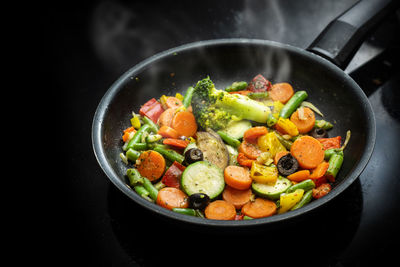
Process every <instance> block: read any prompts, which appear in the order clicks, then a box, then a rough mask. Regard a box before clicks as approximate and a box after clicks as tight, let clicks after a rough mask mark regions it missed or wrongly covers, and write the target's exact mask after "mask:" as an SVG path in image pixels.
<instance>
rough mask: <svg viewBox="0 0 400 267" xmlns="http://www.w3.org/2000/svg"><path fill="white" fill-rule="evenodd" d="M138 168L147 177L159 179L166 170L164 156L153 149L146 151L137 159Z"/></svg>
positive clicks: (152, 179) (151, 179)
mask: <svg viewBox="0 0 400 267" xmlns="http://www.w3.org/2000/svg"><path fill="white" fill-rule="evenodd" d="M136 162H137V164H136V168H137V170H138V171H139V173H140V175H142V176H144V177H146V178H147V179H149V180H150V181H154V180H157V179H158V178H160V177H161V176H162V174H163V173H164V171H165V159H164V157H163V156H162V155H161V154H160V153H158V152H156V151H153V150H147V151H144V152H143V153H142V154H140V156H139V158H138V159H137V161H136Z"/></svg>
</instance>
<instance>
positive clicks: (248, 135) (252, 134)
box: [243, 126, 268, 144]
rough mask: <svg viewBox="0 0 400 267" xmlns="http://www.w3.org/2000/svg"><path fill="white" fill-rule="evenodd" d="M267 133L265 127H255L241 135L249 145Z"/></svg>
mask: <svg viewBox="0 0 400 267" xmlns="http://www.w3.org/2000/svg"><path fill="white" fill-rule="evenodd" d="M267 133H268V129H267V127H265V126H256V127H252V128H250V129H248V130H247V131H245V132H244V134H243V140H246V141H247V142H249V143H253V144H254V143H256V141H257V138H258V137H260V136H262V135H265V134H267Z"/></svg>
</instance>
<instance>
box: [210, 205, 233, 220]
mask: <svg viewBox="0 0 400 267" xmlns="http://www.w3.org/2000/svg"><path fill="white" fill-rule="evenodd" d="M204 214H205V216H206V218H207V219H213V220H234V219H235V217H236V209H235V206H234V205H233V204H231V203H229V202H227V201H225V200H216V201H214V202H211V203H210V204H209V205H208V206H207V207H206V209H205V210H204Z"/></svg>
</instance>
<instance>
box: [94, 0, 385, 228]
mask: <svg viewBox="0 0 400 267" xmlns="http://www.w3.org/2000/svg"><path fill="white" fill-rule="evenodd" d="M391 9H392V2H391V1H361V2H359V3H357V4H356V5H355V6H353V7H352V8H350V9H349V10H348V11H346V12H345V13H344V14H342V15H341V16H339V17H338V18H336V19H335V20H334V21H333V22H332V23H331V24H329V25H328V27H327V28H326V29H325V30H324V32H322V33H321V34H320V35H319V36H318V38H317V39H316V40H315V41H314V42H313V43H312V44H311V45H310V47H309V48H308V51H307V50H303V49H300V48H296V47H293V46H290V45H286V44H281V43H277V42H272V41H267V40H254V39H218V40H208V41H200V42H195V43H190V44H186V45H182V46H179V47H177V48H173V49H170V50H167V51H164V52H161V53H159V54H156V55H154V56H152V57H150V58H148V59H146V60H144V61H143V62H141V63H139V64H137V65H136V66H134V67H133V68H131V69H130V70H128V71H127V72H126V73H125V74H123V75H122V76H121V77H120V78H119V79H118V80H117V81H116V82H115V83H114V84H113V85H112V86H111V87H110V88H109V90H108V91H107V92H106V94H105V95H104V97H103V98H102V99H101V102H100V103H99V105H98V108H97V110H96V112H95V115H94V119H93V125H92V144H93V149H94V152H95V155H96V158H97V160H98V162H99V165H100V166H101V168H102V169H103V171H104V172H105V174H106V175H107V176H108V178H109V179H110V180H111V182H112V183H113V184H114V185H115V186H116V187H117V188H118V189H119V190H120V191H122V192H123V193H124V194H125V195H127V196H128V197H129V198H130V199H132V200H133V201H135V202H136V203H137V204H139V205H140V206H142V207H144V208H146V209H148V210H151V211H152V212H154V213H155V214H157V215H160V217H161V218H163V219H166V220H168V221H171V220H172V222H174V223H178V222H179V223H183V224H185V225H189V226H195V227H200V228H202V227H203V228H207V229H210V228H216V229H224V230H227V229H228V230H229V229H232V228H234V229H235V230H236V229H243V228H244V229H254V228H259V226H265V225H266V224H268V225H274V224H275V223H279V222H282V221H288V220H291V219H295V218H299V217H301V216H302V215H304V214H309V213H310V212H311V211H313V210H315V209H317V208H319V207H321V206H323V205H324V204H325V203H327V202H329V201H331V200H332V199H333V198H335V197H336V196H338V195H339V194H340V193H342V192H343V191H344V190H345V189H346V188H347V187H348V186H349V185H350V184H351V183H353V181H354V180H355V179H357V177H359V175H360V174H361V172H362V171H363V169H364V168H365V166H366V165H367V163H368V160H369V158H370V156H371V154H372V151H373V148H374V144H375V118H374V114H373V111H372V108H371V105H370V103H369V101H368V98H367V97H366V95H365V94H364V92H363V91H362V90H361V88H360V87H359V86H358V85H357V84H356V83H355V82H354V81H353V80H352V79H351V78H350V76H348V75H347V74H346V73H345V72H343V71H342V69H341V68H345V66H346V65H347V63H348V62H349V60H350V58H351V57H352V56H353V55H354V53H355V51H356V50H357V48H358V47H359V45H360V43H361V41H362V40H363V38H364V37H365V34H366V33H367V32H368V30H370V29H371V28H372V27H373V26H374V25H376V24H377V23H378V22H379V21H380V20H381V19H382V18H383V17H384V16H385V15H386V14H387V13H388V12H389V11H390V10H391ZM259 73H261V74H263V75H264V77H266V78H267V79H270V80H271V82H273V83H275V82H288V83H290V84H292V86H293V87H294V89H295V90H296V91H297V90H306V91H307V93H308V94H309V98H308V101H310V102H312V103H313V104H314V105H316V106H317V107H319V109H320V110H321V111H322V113H324V114H325V117H324V119H326V120H328V121H331V122H334V128H333V129H332V130H331V131H330V136H337V135H341V136H342V137H344V136H345V134H346V131H347V130H351V133H352V136H351V140H350V143H349V144H348V146H347V147H346V150H345V160H344V163H343V166H342V168H341V170H340V172H339V174H338V176H337V179H336V182H335V184H334V186H333V190H332V191H331V192H330V193H329V194H328V195H327V196H325V197H323V198H321V199H318V200H315V201H313V202H311V203H309V204H308V205H306V206H305V207H303V208H301V209H298V210H295V211H290V212H287V213H284V214H279V215H274V216H271V217H267V218H261V219H256V220H244V221H219V220H206V219H202V218H198V217H192V216H186V215H182V214H178V213H175V212H172V211H169V210H167V209H164V208H162V207H160V206H157V205H156V204H154V203H150V202H148V201H147V200H145V199H143V198H141V197H140V196H139V195H137V194H136V192H134V191H133V190H132V189H131V188H130V187H129V186H128V185H127V181H126V178H125V172H126V169H127V168H128V166H126V165H125V164H124V163H122V161H121V159H120V157H119V154H120V153H121V152H122V149H121V146H122V143H121V142H122V141H121V132H122V130H123V129H125V128H127V127H129V126H130V125H129V121H130V118H131V113H132V111H136V112H137V111H138V110H139V108H140V105H141V104H143V103H145V102H146V101H147V100H149V99H150V98H152V97H155V98H159V97H160V96H161V95H162V94H169V93H173V92H181V93H184V92H185V90H186V88H188V87H189V86H193V85H194V84H195V83H196V82H197V81H198V80H200V79H202V78H204V77H206V76H207V75H209V76H210V78H211V79H212V80H213V82H214V83H215V85H216V87H217V88H224V87H225V86H227V85H230V84H231V83H232V82H233V81H238V80H246V81H249V80H251V78H252V77H254V76H255V75H257V74H259Z"/></svg>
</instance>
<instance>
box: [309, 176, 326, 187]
mask: <svg viewBox="0 0 400 267" xmlns="http://www.w3.org/2000/svg"><path fill="white" fill-rule="evenodd" d="M311 180H312V181H313V182H314V184H315V187H319V186H320V185H322V184H325V183H327V182H328V180H327V178H326V176H322V177H319V178H316V179H311Z"/></svg>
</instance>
